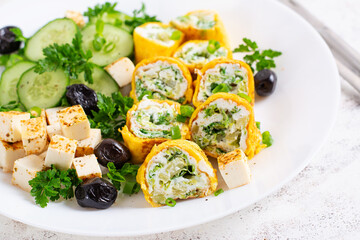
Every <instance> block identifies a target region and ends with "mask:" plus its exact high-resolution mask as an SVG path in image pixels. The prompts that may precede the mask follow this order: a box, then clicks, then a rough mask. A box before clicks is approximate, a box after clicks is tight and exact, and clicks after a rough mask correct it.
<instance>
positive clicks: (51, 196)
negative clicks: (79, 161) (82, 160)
mask: <svg viewBox="0 0 360 240" xmlns="http://www.w3.org/2000/svg"><path fill="white" fill-rule="evenodd" d="M81 182H82V180H81V179H79V178H78V177H77V175H76V170H75V169H68V170H59V169H56V168H55V167H54V166H53V165H52V166H51V169H49V170H47V171H41V172H37V173H36V177H35V178H33V179H32V180H30V181H29V185H30V186H31V187H32V189H31V191H30V194H31V196H33V197H35V202H36V204H39V205H40V207H42V208H44V207H46V206H47V204H48V202H49V200H50V201H56V200H58V199H59V198H60V197H63V198H64V199H70V198H72V197H74V187H76V186H78V185H79V184H80V183H81Z"/></svg>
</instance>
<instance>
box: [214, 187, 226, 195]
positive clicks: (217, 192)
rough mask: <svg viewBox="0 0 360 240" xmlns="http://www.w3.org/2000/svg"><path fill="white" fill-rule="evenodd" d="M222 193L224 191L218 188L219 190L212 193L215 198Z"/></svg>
mask: <svg viewBox="0 0 360 240" xmlns="http://www.w3.org/2000/svg"><path fill="white" fill-rule="evenodd" d="M223 192H224V190H223V189H222V188H220V189H218V190H216V191H215V192H214V196H215V197H217V196H219V195H220V194H222V193H223Z"/></svg>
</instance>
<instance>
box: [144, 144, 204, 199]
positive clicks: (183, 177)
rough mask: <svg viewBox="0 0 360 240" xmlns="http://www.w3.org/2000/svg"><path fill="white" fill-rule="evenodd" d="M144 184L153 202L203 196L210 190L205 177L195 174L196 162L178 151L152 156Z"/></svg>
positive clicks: (196, 171)
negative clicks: (145, 183)
mask: <svg viewBox="0 0 360 240" xmlns="http://www.w3.org/2000/svg"><path fill="white" fill-rule="evenodd" d="M146 181H147V183H148V186H149V194H150V196H151V198H152V199H153V201H155V202H157V203H160V204H164V203H165V201H166V199H168V198H172V199H186V198H189V197H199V196H204V195H206V194H207V193H208V191H209V189H210V180H209V178H208V176H207V175H206V173H204V172H201V171H199V169H198V167H197V162H196V160H195V159H194V158H193V157H192V156H190V155H189V154H188V153H187V152H186V151H184V150H182V149H180V148H178V147H170V148H168V149H164V150H162V151H161V152H159V153H158V154H156V155H155V156H154V157H153V158H152V160H151V163H150V164H149V165H148V166H147V171H146Z"/></svg>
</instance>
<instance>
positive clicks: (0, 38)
mask: <svg viewBox="0 0 360 240" xmlns="http://www.w3.org/2000/svg"><path fill="white" fill-rule="evenodd" d="M12 28H17V27H14V26H7V27H3V28H1V29H0V54H9V53H12V52H15V51H17V50H19V48H20V44H21V42H20V41H15V39H16V35H15V34H14V33H13V32H12V31H10V29H12Z"/></svg>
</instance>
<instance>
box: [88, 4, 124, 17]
mask: <svg viewBox="0 0 360 240" xmlns="http://www.w3.org/2000/svg"><path fill="white" fill-rule="evenodd" d="M116 5H117V3H110V2H106V3H104V4H97V5H95V7H94V8H90V7H89V8H88V10H87V11H86V12H85V13H84V16H87V17H89V18H92V17H101V16H102V15H103V14H104V13H116V12H118V11H116V10H115V7H116Z"/></svg>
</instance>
